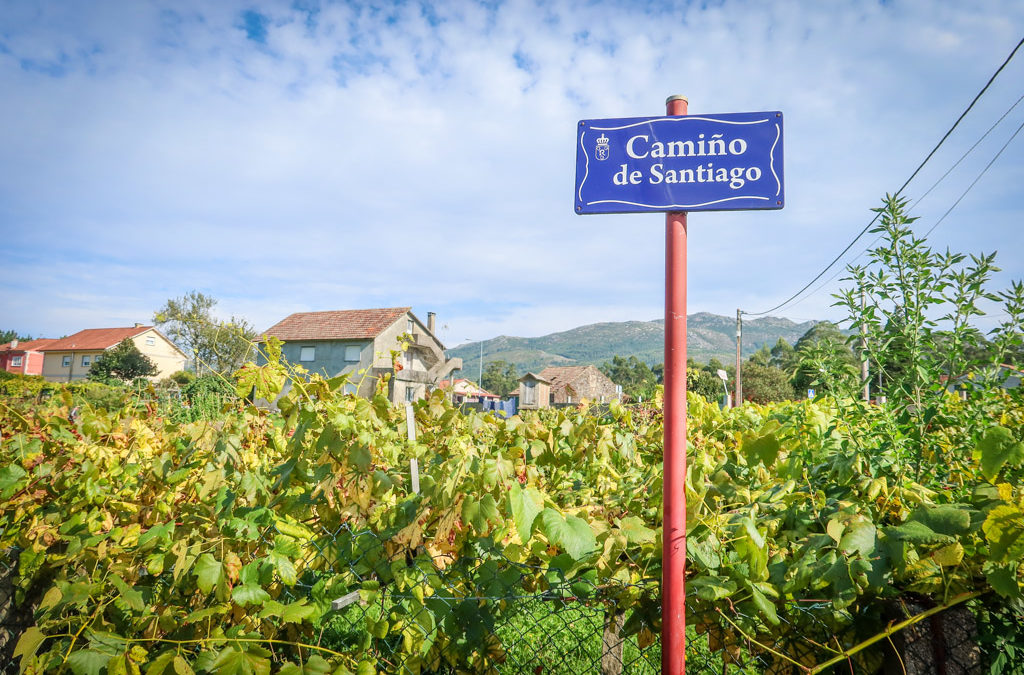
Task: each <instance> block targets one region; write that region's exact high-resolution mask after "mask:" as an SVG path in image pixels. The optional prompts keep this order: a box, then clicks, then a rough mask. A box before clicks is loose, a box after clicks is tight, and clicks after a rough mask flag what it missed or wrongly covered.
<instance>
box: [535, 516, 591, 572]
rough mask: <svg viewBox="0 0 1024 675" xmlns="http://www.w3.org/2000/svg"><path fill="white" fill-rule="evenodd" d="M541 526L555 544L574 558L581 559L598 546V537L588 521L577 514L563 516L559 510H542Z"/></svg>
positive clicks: (549, 539)
mask: <svg viewBox="0 0 1024 675" xmlns="http://www.w3.org/2000/svg"><path fill="white" fill-rule="evenodd" d="M540 519H541V528H542V530H543V532H544V535H545V536H546V537H547V538H548V541H550V542H551V543H553V544H556V545H558V546H560V547H561V548H562V549H563V550H564V551H565V552H566V553H568V554H569V555H570V556H571V557H572V558H573V560H579V559H580V558H582V557H583V556H585V555H586V554H588V553H590V552H591V551H593V550H594V549H595V548H597V538H596V537H595V536H594V531H593V530H591V529H590V525H588V524H587V521H585V520H583V519H582V518H577V517H576V516H568V517H566V518H563V517H562V514H561V513H559V512H558V511H556V510H554V509H551V508H547V509H544V510H543V511H541V513H540Z"/></svg>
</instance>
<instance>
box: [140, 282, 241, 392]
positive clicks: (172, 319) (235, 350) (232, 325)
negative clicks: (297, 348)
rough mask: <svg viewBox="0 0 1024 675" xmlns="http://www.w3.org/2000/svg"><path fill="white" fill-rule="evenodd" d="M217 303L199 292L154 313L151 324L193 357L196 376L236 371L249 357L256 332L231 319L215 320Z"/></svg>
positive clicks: (167, 303) (171, 301) (172, 301)
mask: <svg viewBox="0 0 1024 675" xmlns="http://www.w3.org/2000/svg"><path fill="white" fill-rule="evenodd" d="M216 304H217V300H216V299H215V298H212V297H210V296H208V295H205V294H203V293H200V292H199V291H190V292H189V293H186V294H185V295H184V296H182V297H180V298H172V299H170V300H168V301H167V302H166V303H165V304H164V306H163V307H161V308H160V309H158V310H157V311H156V312H155V313H154V314H153V321H155V322H156V324H157V326H158V327H159V328H160V330H162V331H163V332H165V333H166V334H167V335H168V336H169V337H170V338H171V339H172V340H174V342H175V343H176V344H177V345H178V346H179V347H181V348H182V350H184V351H185V352H186V353H188V354H191V355H192V360H193V363H194V364H195V369H196V372H197V373H203V372H206V371H212V372H217V373H226V372H231V371H234V370H237V369H238V368H240V367H241V366H242V364H243V363H244V362H245V359H246V357H247V356H248V355H249V353H250V351H251V349H252V346H253V341H254V340H255V339H256V330H255V329H254V328H253V327H252V326H251V325H250V324H249V323H248V322H247V321H246V320H245V319H240V318H237V317H234V316H232V317H231V318H230V319H229V320H227V321H222V320H220V319H217V318H216V317H214V315H213V308H214V306H216Z"/></svg>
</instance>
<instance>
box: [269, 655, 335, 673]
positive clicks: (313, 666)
mask: <svg viewBox="0 0 1024 675" xmlns="http://www.w3.org/2000/svg"><path fill="white" fill-rule="evenodd" d="M330 672H332V669H331V664H330V663H328V662H327V661H326V660H324V658H323V657H322V656H320V655H319V654H314V655H313V656H310V657H309V658H308V659H306V662H305V663H303V664H302V665H301V666H300V665H298V664H295V663H286V664H284V665H283V666H281V670H279V671H278V673H279V674H280V675H327V674H328V673H330ZM342 672H349V671H348V670H347V669H346V670H344V671H342Z"/></svg>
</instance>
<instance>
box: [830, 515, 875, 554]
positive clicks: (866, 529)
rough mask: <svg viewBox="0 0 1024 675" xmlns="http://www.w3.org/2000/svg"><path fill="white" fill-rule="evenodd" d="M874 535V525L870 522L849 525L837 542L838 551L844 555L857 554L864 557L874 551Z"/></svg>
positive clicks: (863, 521)
mask: <svg viewBox="0 0 1024 675" xmlns="http://www.w3.org/2000/svg"><path fill="white" fill-rule="evenodd" d="M875 535H876V531H875V524H874V523H872V522H871V521H870V520H858V521H854V522H852V523H849V524H848V526H847V528H846V532H845V533H844V534H843V537H842V539H840V541H839V550H840V551H842V552H843V553H844V554H845V555H853V554H854V553H858V554H860V555H862V556H865V557H866V556H868V555H870V554H871V553H872V552H874V550H875Z"/></svg>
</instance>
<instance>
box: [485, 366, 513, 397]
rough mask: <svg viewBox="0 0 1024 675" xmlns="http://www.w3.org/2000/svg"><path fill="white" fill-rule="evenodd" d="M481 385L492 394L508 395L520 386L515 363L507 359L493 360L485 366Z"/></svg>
mask: <svg viewBox="0 0 1024 675" xmlns="http://www.w3.org/2000/svg"><path fill="white" fill-rule="evenodd" d="M481 386H482V387H483V388H484V389H486V390H487V391H489V392H491V393H492V394H497V395H498V396H508V394H509V392H510V391H512V390H513V389H515V388H516V387H518V386H519V373H518V372H516V367H515V365H514V364H511V363H508V362H506V361H491V362H490V363H488V364H487V366H486V367H485V368H484V374H483V382H482V384H481Z"/></svg>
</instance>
